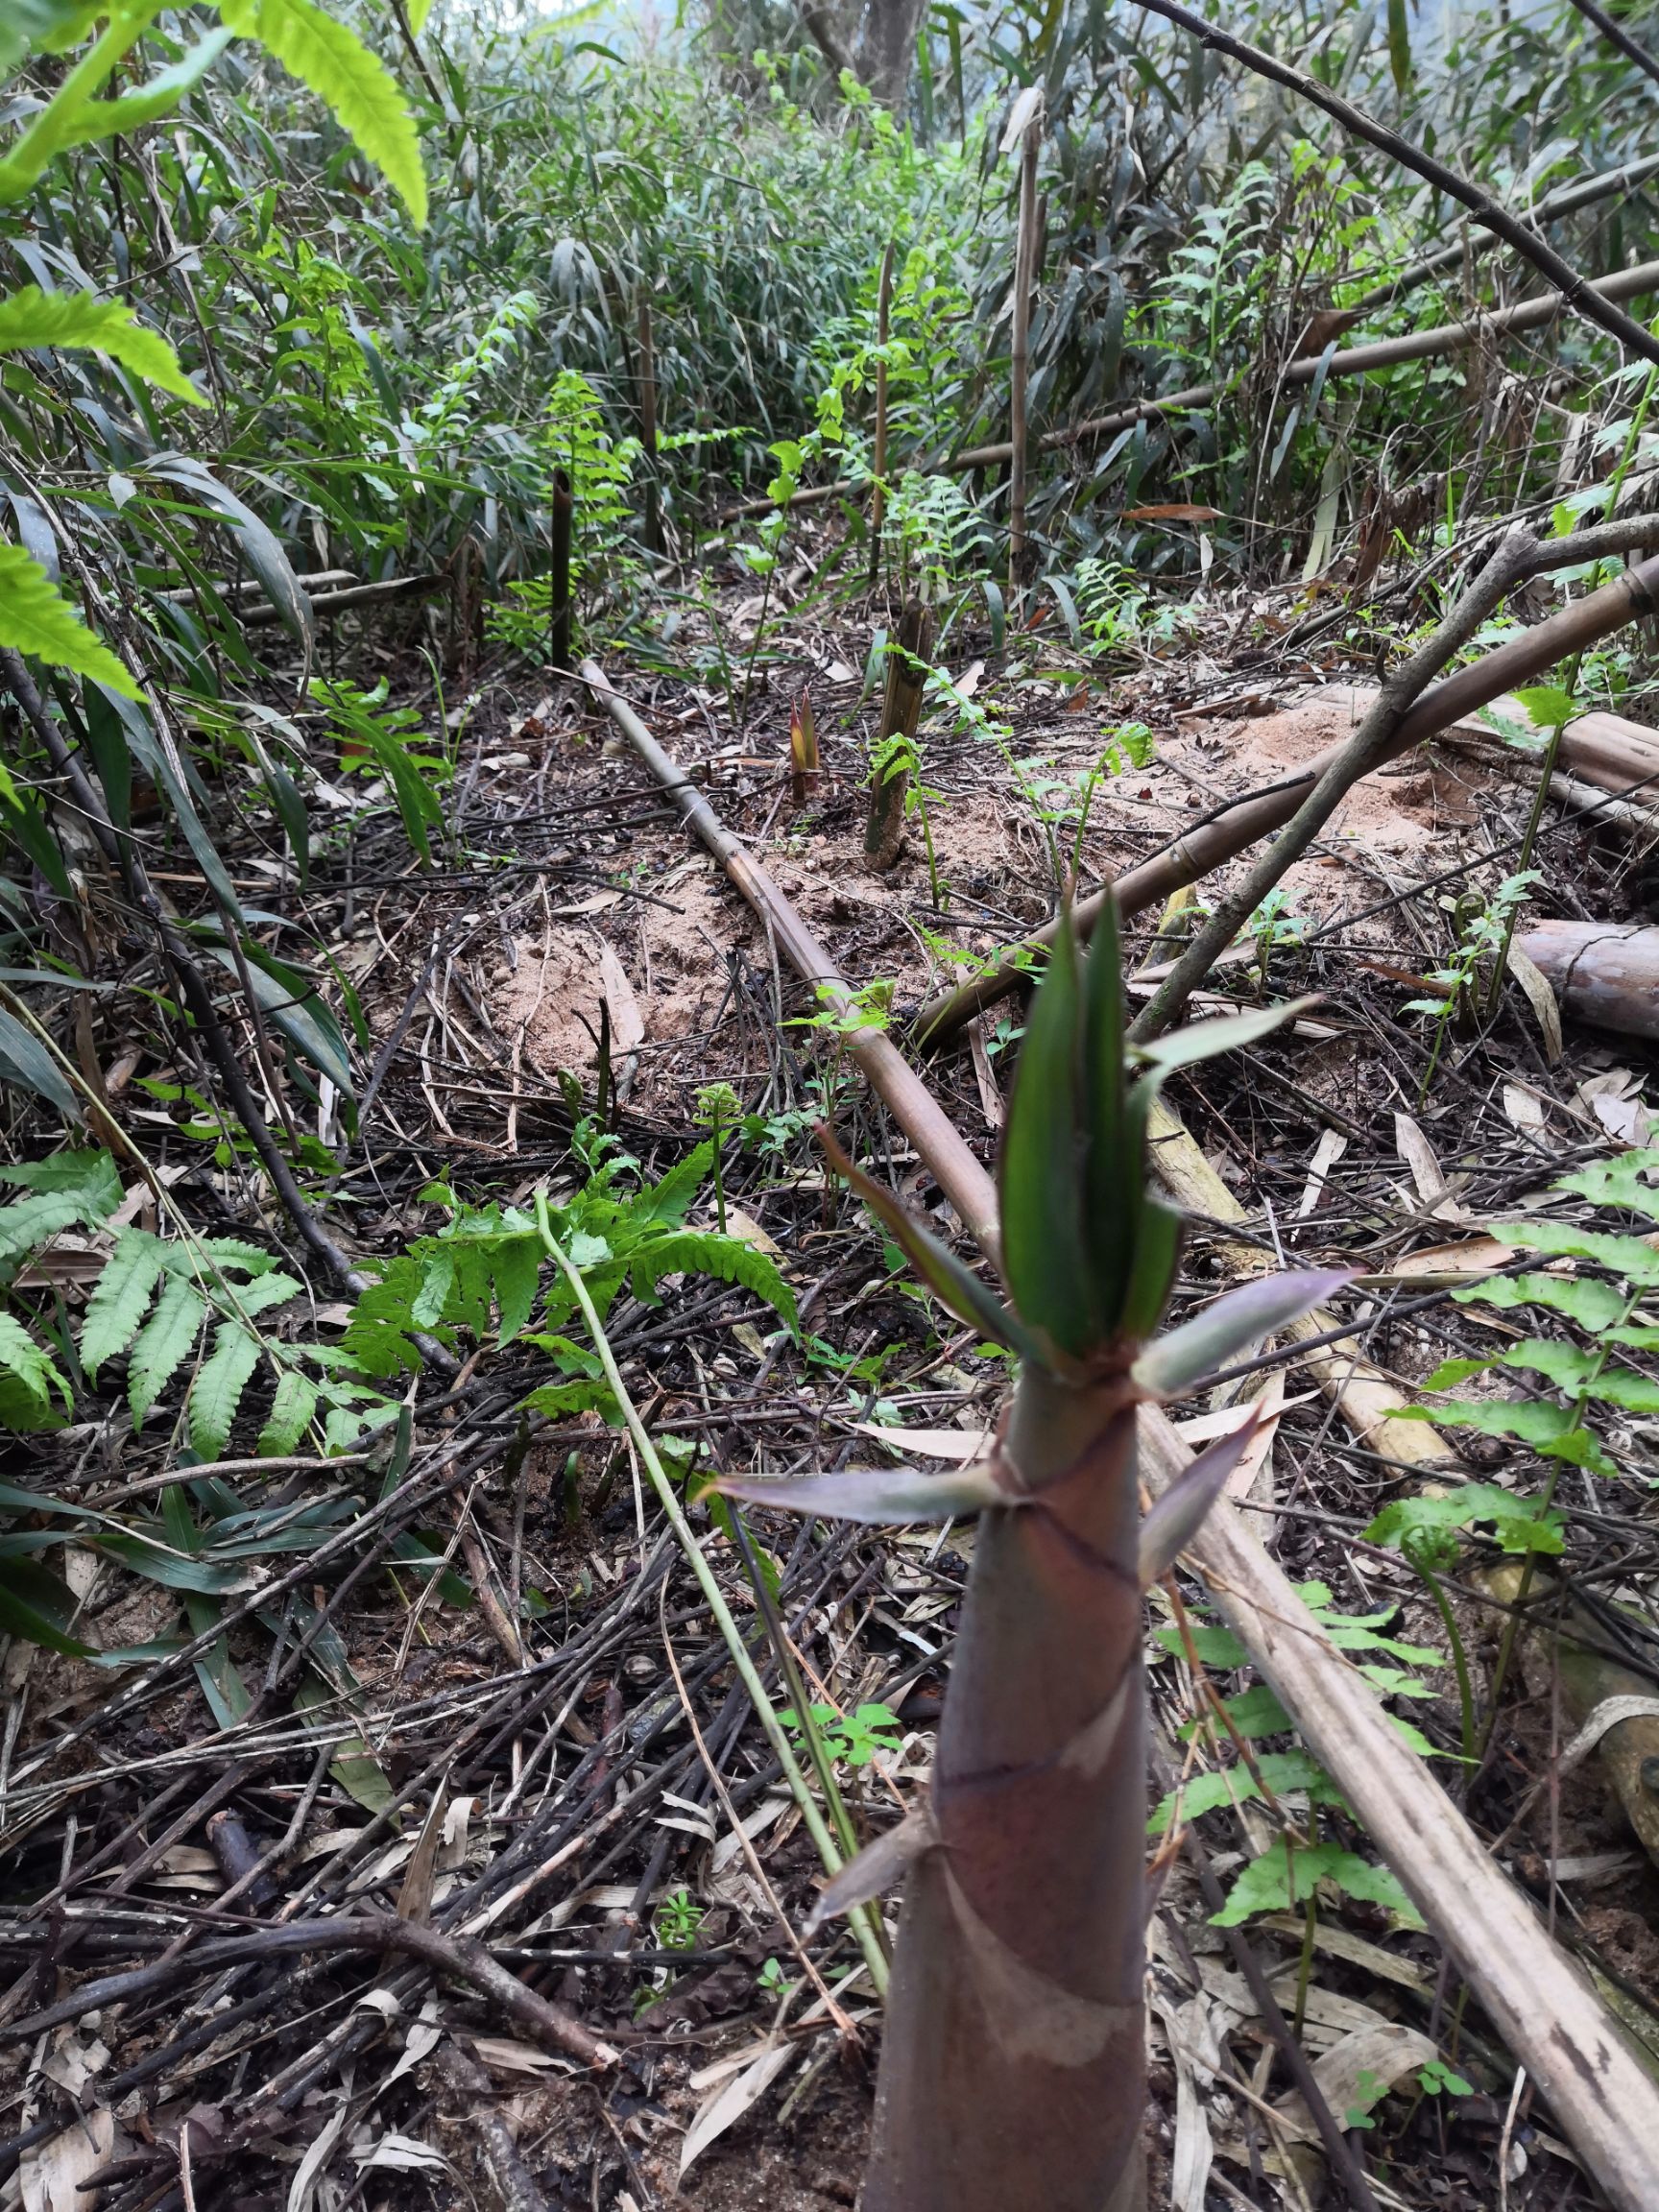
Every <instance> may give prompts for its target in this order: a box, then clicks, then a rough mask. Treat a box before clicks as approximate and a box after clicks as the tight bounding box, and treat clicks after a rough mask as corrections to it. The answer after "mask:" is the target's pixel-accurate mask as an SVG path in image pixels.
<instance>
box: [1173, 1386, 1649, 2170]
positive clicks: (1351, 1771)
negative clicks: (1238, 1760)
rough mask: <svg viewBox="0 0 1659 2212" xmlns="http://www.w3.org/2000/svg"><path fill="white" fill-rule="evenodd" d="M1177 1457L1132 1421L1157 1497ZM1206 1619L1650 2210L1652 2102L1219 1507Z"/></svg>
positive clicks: (1254, 1543)
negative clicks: (1237, 1647)
mask: <svg viewBox="0 0 1659 2212" xmlns="http://www.w3.org/2000/svg"><path fill="white" fill-rule="evenodd" d="M1187 1460H1188V1454H1187V1450H1186V1447H1185V1446H1184V1445H1183V1444H1182V1442H1181V1440H1180V1438H1179V1437H1177V1436H1176V1435H1175V1433H1174V1431H1173V1430H1172V1429H1171V1428H1170V1426H1169V1424H1168V1422H1167V1421H1166V1419H1165V1417H1164V1416H1163V1414H1161V1413H1153V1414H1151V1415H1150V1416H1149V1415H1148V1414H1147V1412H1146V1411H1145V1410H1144V1409H1142V1416H1141V1469H1142V1475H1143V1476H1144V1477H1145V1479H1146V1480H1147V1483H1148V1486H1149V1487H1150V1488H1152V1489H1154V1490H1161V1489H1163V1488H1164V1487H1166V1484H1167V1483H1168V1482H1169V1481H1170V1480H1172V1479H1174V1477H1175V1476H1176V1475H1177V1474H1178V1473H1179V1472H1180V1470H1181V1469H1182V1468H1183V1467H1184V1466H1185V1465H1186V1464H1187ZM1187 1557H1188V1560H1189V1563H1190V1565H1192V1566H1193V1567H1195V1568H1196V1569H1197V1571H1198V1572H1199V1573H1200V1574H1201V1575H1203V1577H1204V1579H1205V1581H1206V1582H1207V1583H1208V1584H1209V1586H1210V1590H1211V1594H1212V1597H1213V1598H1214V1604H1215V1609H1216V1611H1217V1612H1218V1613H1219V1614H1220V1615H1221V1618H1222V1619H1223V1620H1224V1621H1225V1622H1226V1623H1227V1625H1228V1627H1229V1628H1231V1629H1232V1631H1233V1633H1234V1635H1235V1636H1237V1637H1238V1641H1239V1642H1240V1643H1241V1644H1242V1645H1243V1646H1244V1647H1245V1649H1246V1650H1247V1651H1248V1652H1249V1654H1250V1656H1251V1659H1252V1660H1253V1661H1254V1662H1255V1664H1256V1665H1257V1667H1259V1668H1260V1669H1261V1671H1262V1673H1263V1674H1264V1675H1265V1676H1266V1677H1267V1680H1268V1681H1269V1682H1270V1683H1271V1684H1272V1686H1273V1689H1274V1691H1275V1693H1276V1694H1277V1695H1278V1697H1279V1699H1280V1702H1281V1703H1282V1704H1283V1705H1284V1707H1285V1709H1286V1712H1287V1713H1290V1714H1291V1715H1293V1716H1294V1718H1295V1721H1296V1726H1297V1729H1298V1731H1299V1732H1300V1734H1301V1735H1302V1736H1303V1737H1304V1738H1305V1739H1306V1741H1307V1743H1308V1745H1309V1748H1310V1750H1311V1751H1312V1753H1313V1755H1314V1757H1315V1758H1316V1759H1317V1760H1318V1761H1319V1763H1320V1764H1321V1766H1323V1767H1325V1769H1326V1771H1327V1772H1328V1773H1330V1774H1332V1775H1333V1776H1334V1777H1335V1779H1336V1781H1337V1784H1338V1787H1339V1788H1340V1789H1341V1791H1342V1794H1343V1796H1344V1797H1345V1798H1346V1799H1347V1801H1348V1803H1349V1804H1350V1805H1351V1806H1352V1807H1353V1809H1354V1813H1355V1815H1356V1817H1357V1818H1358V1821H1359V1822H1360V1824H1361V1826H1362V1827H1363V1828H1364V1829H1365V1831H1366V1833H1367V1834H1368V1835H1369V1836H1370V1838H1371V1839H1372V1841H1373V1842H1374V1843H1375V1844H1376V1846H1377V1848H1378V1850H1379V1851H1380V1852H1381V1853H1382V1855H1383V1858H1384V1859H1385V1860H1386V1861H1387V1863H1388V1864H1389V1865H1390V1866H1391V1867H1392V1868H1393V1870H1394V1872H1395V1873H1396V1874H1397V1875H1398V1876H1399V1878H1400V1880H1401V1882H1402V1883H1403V1884H1404V1886H1405V1887H1406V1889H1407V1893H1408V1894H1409V1895H1410V1897H1411V1898H1412V1900H1413V1902H1414V1903H1415V1904H1416V1905H1417V1906H1418V1908H1419V1909H1420V1910H1421V1911H1422V1913H1423V1916H1424V1918H1425V1919H1426V1920H1427V1921H1428V1922H1429V1923H1430V1925H1431V1927H1432V1929H1433V1930H1434V1933H1435V1935H1436V1936H1438V1938H1439V1940H1440V1942H1441V1943H1442V1944H1443V1945H1444V1947H1445V1949H1446V1950H1447V1951H1448V1952H1449V1953H1450V1955H1451V1957H1452V1958H1453V1959H1454V1960H1455V1962H1456V1964H1457V1967H1458V1969H1459V1970H1460V1972H1461V1973H1462V1974H1463V1976H1464V1977H1465V1979H1466V1980H1467V1981H1468V1983H1469V1984H1470V1986H1471V1987H1472V1988H1473V1989H1474V1990H1475V1991H1476V1992H1477V1993H1478V1995H1479V1999H1480V2003H1481V2005H1482V2006H1483V2008H1485V2010H1486V2012H1487V2014H1488V2016H1489V2017H1490V2018H1491V2020H1492V2021H1493V2023H1494V2024H1495V2025H1496V2027H1497V2028H1498V2030H1499V2032H1500V2033H1501V2034H1502V2035H1503V2040H1504V2042H1505V2043H1506V2044H1507V2046H1508V2048H1509V2050H1510V2051H1511V2053H1512V2054H1513V2055H1514V2056H1515V2057H1516V2058H1517V2059H1518V2060H1519V2062H1520V2063H1521V2065H1523V2066H1524V2067H1525V2068H1526V2070H1527V2075H1528V2076H1529V2077H1530V2079H1531V2080H1533V2081H1535V2082H1536V2083H1537V2085H1538V2087H1539V2088H1540V2090H1542V2092H1543V2094H1544V2096H1545V2098H1546V2100H1547V2101H1548V2103H1549V2104H1550V2106H1551V2110H1552V2112H1553V2113H1554V2115H1555V2117H1556V2118H1557V2120H1558V2121H1559V2122H1560V2124H1561V2126H1562V2128H1563V2129H1564V2130H1565V2132H1566V2134H1567V2135H1568V2137H1569V2138H1570V2140H1571V2142H1572V2144H1573V2148H1574V2150H1575V2152H1577V2154H1578V2156H1579V2157H1580V2158H1581V2159H1582V2160H1583V2162H1584V2164H1585V2166H1586V2167H1587V2168H1588V2169H1589V2171H1590V2173H1591V2174H1593V2175H1594V2176H1595V2177H1596V2179H1597V2180H1598V2181H1599V2183H1600V2185H1601V2187H1602V2189H1603V2190H1604V2191H1605V2192H1606V2195H1607V2197H1608V2200H1610V2202H1611V2203H1612V2204H1614V2205H1615V2206H1616V2207H1617V2208H1618V2212H1652V2207H1653V2206H1654V2205H1655V2204H1656V2203H1659V2087H1655V2084H1654V2082H1653V2081H1652V2080H1651V2079H1650V2078H1649V2077H1648V2075H1647V2072H1646V2071H1645V2070H1644V2068H1643V2066H1642V2065H1641V2063H1640V2062H1639V2060H1638V2059H1637V2058H1636V2057H1635V2056H1633V2055H1632V2052H1631V2049H1630V2047H1629V2045H1628V2044H1627V2043H1626V2042H1625V2041H1624V2039H1623V2036H1622V2035H1621V2034H1620V2033H1619V2032H1618V2031H1617V2029H1616V2027H1615V2025H1614V2023H1613V2021H1612V2019H1611V2018H1610V2016H1609V2014H1608V2013H1607V2011H1606V2009H1605V2008H1604V2007H1603V2006H1602V2005H1601V2003H1600V2002H1599V1999H1598V1998H1597V1996H1596V1994H1595V1991H1594V1990H1593V1988H1592V1987H1591V1985H1590V1984H1589V1982H1588V1981H1587V1979H1586V1978H1585V1976H1584V1975H1583V1973H1582V1972H1581V1971H1580V1969H1579V1968H1578V1967H1577V1966H1576V1965H1575V1963H1574V1962H1573V1961H1572V1960H1570V1959H1568V1958H1567V1957H1566V1955H1565V1954H1564V1953H1563V1952H1562V1951H1561V1950H1560V1949H1558V1948H1557V1946H1556V1945H1555V1944H1554V1943H1553V1942H1551V1938H1550V1936H1548V1934H1547V1933H1546V1931H1545V1930H1544V1928H1543V1927H1542V1926H1541V1925H1540V1923H1539V1920H1538V1917H1537V1915H1536V1913H1535V1912H1534V1911H1533V1910H1532V1908H1531V1907H1530V1906H1529V1905H1528V1904H1527V1901H1526V1899H1525V1898H1524V1897H1523V1896H1522V1894H1521V1892H1520V1891H1519V1890H1518V1889H1517V1888H1516V1887H1515V1886H1514V1885H1513V1884H1512V1883H1511V1882H1510V1881H1509V1879H1508V1877H1507V1876H1506V1875H1505V1874H1503V1871H1502V1870H1501V1869H1500V1868H1499V1867H1498V1866H1497V1865H1495V1864H1494V1863H1493V1861H1492V1860H1491V1859H1490V1858H1489V1857H1488V1855H1487V1853H1486V1852H1485V1850H1484V1849H1483V1848H1482V1847H1481V1844H1480V1842H1479V1839H1478V1838H1477V1837H1476V1836H1475V1834H1474V1832H1473V1831H1472V1830H1471V1829H1470V1827H1469V1825H1468V1823H1467V1822H1466V1821H1465V1820H1464V1818H1463V1817H1462V1815H1461V1814H1460V1813H1458V1811H1457V1810H1456V1808H1455V1806H1454V1805H1453V1803H1452V1802H1451V1800H1450V1798H1448V1797H1447V1796H1446V1794H1445V1792H1444V1791H1442V1790H1441V1788H1440V1785H1439V1784H1438V1783H1437V1782H1436V1781H1435V1779H1434V1777H1433V1775H1432V1774H1431V1771H1430V1769H1429V1767H1427V1766H1426V1765H1425V1764H1424V1763H1423V1762H1422V1761H1421V1760H1420V1759H1418V1758H1416V1757H1415V1756H1414V1755H1413V1754H1412V1753H1411V1752H1409V1751H1407V1748H1406V1746H1405V1745H1404V1744H1403V1743H1401V1741H1400V1739H1399V1737H1398V1736H1397V1735H1396V1734H1395V1732H1394V1729H1393V1727H1392V1725H1391V1724H1390V1722H1389V1720H1388V1717H1387V1715H1386V1714H1385V1713H1384V1712H1383V1709H1382V1707H1381V1706H1380V1705H1379V1704H1378V1702H1377V1700H1376V1698H1375V1697H1374V1696H1373V1695H1372V1694H1371V1692H1370V1690H1369V1688H1368V1687H1367V1686H1366V1684H1365V1682H1364V1681H1363V1679H1362V1678H1361V1677H1360V1675H1359V1674H1358V1671H1356V1670H1355V1668H1354V1667H1353V1666H1352V1664H1351V1663H1350V1662H1349V1661H1348V1660H1346V1659H1345V1658H1344V1657H1343V1655H1342V1653H1341V1652H1339V1651H1337V1650H1336V1649H1335V1648H1334V1646H1333V1645H1332V1644H1331V1642H1330V1640H1329V1638H1328V1637H1327V1636H1326V1634H1325V1632H1324V1630H1323V1629H1322V1628H1321V1627H1320V1626H1319V1625H1318V1623H1316V1622H1315V1621H1314V1620H1313V1618H1312V1616H1311V1615H1310V1613H1308V1611H1307V1610H1306V1608H1305V1607H1304V1606H1303V1604H1302V1602H1301V1600H1300V1599H1298V1597H1297V1596H1296V1593H1295V1591H1294V1590H1293V1589H1292V1588H1291V1585H1290V1583H1289V1582H1288V1580H1287V1579H1286V1576H1285V1575H1284V1574H1283V1573H1282V1572H1281V1570H1280V1569H1279V1567H1278V1566H1277V1564H1276V1563H1275V1562H1274V1561H1273V1560H1272V1559H1270V1558H1269V1557H1268V1556H1267V1553H1266V1552H1265V1551H1263V1550H1262V1546H1261V1544H1260V1543H1259V1542H1258V1540H1257V1538H1256V1537H1255V1535H1254V1534H1253V1533H1252V1532H1251V1530H1250V1529H1249V1528H1248V1527H1247V1526H1246V1525H1245V1520H1244V1517H1243V1515H1242V1514H1240V1513H1238V1512H1237V1511H1236V1510H1235V1509H1233V1508H1232V1507H1230V1506H1227V1505H1225V1504H1223V1505H1219V1506H1217V1507H1216V1508H1215V1509H1214V1511H1213V1512H1212V1513H1211V1515H1210V1517H1209V1519H1208V1520H1207V1521H1206V1522H1205V1524H1204V1526H1203V1527H1202V1528H1201V1529H1200V1530H1199V1532H1198V1535H1197V1537H1196V1539H1195V1540H1194V1542H1193V1543H1192V1544H1191V1546H1190V1548H1189V1551H1188V1554H1187Z"/></svg>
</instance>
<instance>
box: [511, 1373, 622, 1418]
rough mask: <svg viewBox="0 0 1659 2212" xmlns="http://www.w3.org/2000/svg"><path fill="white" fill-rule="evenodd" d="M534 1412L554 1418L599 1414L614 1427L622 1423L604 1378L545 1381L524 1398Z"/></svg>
mask: <svg viewBox="0 0 1659 2212" xmlns="http://www.w3.org/2000/svg"><path fill="white" fill-rule="evenodd" d="M524 1404H525V1407H527V1408H528V1410H529V1411H530V1412H532V1413H545V1414H547V1415H548V1416H549V1417H550V1418H551V1419H553V1420H555V1421H560V1420H567V1419H569V1417H570V1416H571V1415H572V1414H574V1413H598V1414H600V1415H602V1416H603V1418H604V1419H605V1420H607V1421H608V1422H609V1423H610V1424H611V1426H612V1428H613V1429H619V1428H620V1427H621V1426H622V1409H621V1407H619V1406H618V1405H617V1403H616V1400H615V1398H614V1397H613V1395H612V1391H611V1385H610V1384H609V1383H606V1382H604V1381H603V1380H601V1381H599V1382H594V1383H589V1382H581V1383H543V1384H542V1385H541V1389H540V1390H532V1391H531V1393H530V1395H529V1397H528V1398H526V1399H525V1401H524Z"/></svg>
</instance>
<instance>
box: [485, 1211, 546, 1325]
mask: <svg viewBox="0 0 1659 2212" xmlns="http://www.w3.org/2000/svg"><path fill="white" fill-rule="evenodd" d="M542 1257H543V1255H542V1248H541V1238H540V1237H538V1236H536V1235H535V1234H534V1233H531V1234H529V1235H527V1236H523V1237H507V1238H503V1239H502V1241H501V1246H500V1249H499V1250H498V1251H497V1253H496V1255H495V1305H496V1308H497V1310H498V1312H499V1315H500V1324H501V1342H502V1343H503V1344H511V1343H512V1341H513V1339H514V1337H515V1336H517V1334H518V1333H519V1331H520V1330H521V1329H522V1328H523V1327H524V1324H525V1323H526V1322H527V1321H528V1320H529V1318H530V1310H531V1308H532V1307H533V1306H534V1305H535V1303H536V1286H537V1285H538V1284H539V1283H540V1282H541V1261H542Z"/></svg>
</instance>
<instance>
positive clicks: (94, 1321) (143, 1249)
mask: <svg viewBox="0 0 1659 2212" xmlns="http://www.w3.org/2000/svg"><path fill="white" fill-rule="evenodd" d="M166 1272H167V1248H166V1246H165V1245H164V1244H163V1243H162V1241H161V1239H160V1238H159V1237H153V1236H152V1235H151V1234H150V1232H149V1230H148V1229H135V1228H128V1229H124V1230H123V1231H122V1232H121V1234H120V1236H119V1237H118V1238H116V1240H115V1249H114V1251H113V1252H111V1253H110V1255H109V1258H108V1262H106V1264H105V1268H104V1272H103V1274H102V1275H100V1276H99V1278H98V1280H97V1282H96V1283H95V1284H94V1285H93V1286H92V1295H91V1296H90V1298H88V1299H87V1301H86V1316H85V1319H84V1321H83V1322H82V1324H81V1364H82V1366H83V1367H84V1369H85V1370H86V1373H87V1375H88V1376H89V1377H90V1378H91V1379H92V1380H93V1381H96V1380H97V1375H98V1370H99V1368H100V1367H102V1366H103V1364H104V1362H105V1360H106V1359H113V1358H116V1357H117V1355H118V1354H120V1353H122V1352H125V1351H126V1349H127V1347H128V1345H129V1344H131V1343H132V1339H133V1337H134V1336H136V1335H137V1334H138V1331H139V1329H140V1327H141V1326H142V1325H143V1320H144V1316H145V1314H146V1313H147V1312H148V1311H149V1309H150V1299H151V1296H152V1294H153V1292H154V1291H155V1288H156V1284H157V1283H159V1282H160V1280H161V1278H162V1276H163V1275H164V1274H165V1273H166Z"/></svg>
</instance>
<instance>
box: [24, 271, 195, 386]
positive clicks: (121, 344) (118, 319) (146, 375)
mask: <svg viewBox="0 0 1659 2212" xmlns="http://www.w3.org/2000/svg"><path fill="white" fill-rule="evenodd" d="M36 347H78V348H89V349H92V350H94V351H96V352H99V353H108V356H109V358H110V360H111V361H119V362H120V363H121V365H122V367H123V368H124V369H131V370H132V373H134V375H137V376H142V377H143V379H144V381H145V382H146V383H147V384H154V385H156V387H157V388H158V389H159V390H161V391H163V392H171V393H172V394H173V396H174V397H175V398H179V399H188V400H190V401H191V402H192V403H193V404H194V405H195V406H198V407H204V406H205V405H206V401H205V399H204V397H203V396H202V394H201V393H200V392H198V391H197V389H196V387H195V385H194V384H192V383H191V381H190V379H189V377H188V376H186V375H185V373H184V372H183V370H182V369H181V368H180V365H179V356H178V354H177V353H175V352H174V350H173V348H172V347H171V346H170V345H169V344H168V342H167V340H166V339H165V338H163V337H162V335H161V333H160V332H159V331H158V330H152V329H150V328H149V326H148V325H146V324H143V323H140V322H139V320H138V318H137V316H136V315H134V314H133V312H132V308H131V307H126V306H123V305H122V304H121V302H120V301H116V300H94V299H93V298H92V296H91V294H90V293H87V292H42V291H41V289H40V287H39V285H38V284H25V285H24V287H23V289H22V290H21V291H20V292H13V293H12V294H10V295H9V296H8V297H7V298H6V299H4V300H0V353H18V352H25V351H28V350H31V349H34V348H36Z"/></svg>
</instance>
